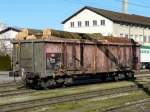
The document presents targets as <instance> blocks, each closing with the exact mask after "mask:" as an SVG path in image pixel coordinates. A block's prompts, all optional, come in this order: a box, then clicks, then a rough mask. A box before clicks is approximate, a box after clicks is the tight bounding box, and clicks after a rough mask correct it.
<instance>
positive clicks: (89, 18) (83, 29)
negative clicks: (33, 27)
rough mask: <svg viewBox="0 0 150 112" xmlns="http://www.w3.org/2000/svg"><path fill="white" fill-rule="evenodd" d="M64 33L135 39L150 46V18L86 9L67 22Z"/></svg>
mask: <svg viewBox="0 0 150 112" xmlns="http://www.w3.org/2000/svg"><path fill="white" fill-rule="evenodd" d="M62 23H63V24H64V31H69V32H79V33H101V34H102V35H104V36H115V37H127V38H133V39H134V40H136V41H138V42H139V43H141V44H143V43H144V44H150V18H148V17H143V16H138V15H129V14H123V13H118V12H112V11H107V10H103V9H97V8H93V7H84V8H82V9H81V10H79V11H78V12H76V13H75V14H73V15H72V16H70V17H69V18H67V19H66V20H65V21H63V22H62Z"/></svg>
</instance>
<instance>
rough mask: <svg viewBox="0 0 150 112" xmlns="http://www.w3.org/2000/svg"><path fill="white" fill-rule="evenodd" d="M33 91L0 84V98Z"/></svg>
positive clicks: (20, 86) (19, 83) (12, 84)
mask: <svg viewBox="0 0 150 112" xmlns="http://www.w3.org/2000/svg"><path fill="white" fill-rule="evenodd" d="M141 78H150V75H149V76H148V75H146V76H142V75H140V76H137V79H141ZM5 87H9V89H5ZM1 88H2V89H1ZM3 88H4V89H3ZM35 91H36V90H32V89H27V88H25V87H24V86H23V85H22V83H21V82H13V83H12V82H11V83H4V84H0V97H7V96H16V95H23V94H27V93H33V92H35Z"/></svg>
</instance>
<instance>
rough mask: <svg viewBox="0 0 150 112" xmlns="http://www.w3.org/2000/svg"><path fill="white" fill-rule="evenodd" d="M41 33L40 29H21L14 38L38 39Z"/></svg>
mask: <svg viewBox="0 0 150 112" xmlns="http://www.w3.org/2000/svg"><path fill="white" fill-rule="evenodd" d="M42 34H43V31H42V30H36V29H23V30H22V31H21V32H19V33H18V34H17V35H16V40H28V39H39V38H41V36H42Z"/></svg>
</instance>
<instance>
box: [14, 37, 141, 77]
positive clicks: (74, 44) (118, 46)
mask: <svg viewBox="0 0 150 112" xmlns="http://www.w3.org/2000/svg"><path fill="white" fill-rule="evenodd" d="M118 39H119V38H118ZM13 44H14V50H13V65H14V66H13V69H14V71H15V70H17V69H18V71H19V74H21V73H22V70H23V72H25V73H32V75H33V74H38V76H39V77H40V78H45V77H48V76H52V77H56V76H63V75H69V76H73V75H81V74H82V75H83V74H84V75H86V74H93V75H94V74H98V73H115V72H126V71H132V70H138V69H139V68H140V46H139V45H138V44H137V43H135V42H133V41H131V40H130V41H121V42H120V41H109V40H107V39H106V40H98V41H87V40H78V39H61V38H54V39H53V38H51V39H49V40H23V41H14V42H13ZM16 63H18V64H16ZM17 66H19V67H18V68H17ZM100 75H101V74H100ZM30 76H31V74H30ZM33 76H34V75H33Z"/></svg>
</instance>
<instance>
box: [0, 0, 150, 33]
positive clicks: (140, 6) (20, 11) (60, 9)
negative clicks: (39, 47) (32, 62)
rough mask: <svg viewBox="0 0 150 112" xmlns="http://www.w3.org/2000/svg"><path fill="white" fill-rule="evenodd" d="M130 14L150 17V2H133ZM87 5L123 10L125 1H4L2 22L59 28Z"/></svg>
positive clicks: (0, 5)
mask: <svg viewBox="0 0 150 112" xmlns="http://www.w3.org/2000/svg"><path fill="white" fill-rule="evenodd" d="M129 2H130V3H129V13H131V14H137V15H143V16H150V0H129ZM84 6H93V7H97V8H101V9H108V10H112V11H118V12H121V11H122V3H121V0H0V22H3V23H6V24H8V25H10V26H17V27H22V28H26V27H28V28H37V29H42V28H47V27H49V28H55V29H60V30H63V25H62V24H61V22H62V21H63V20H64V19H66V18H67V17H69V16H70V15H72V14H73V13H74V12H76V11H77V10H79V9H80V8H82V7H84Z"/></svg>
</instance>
